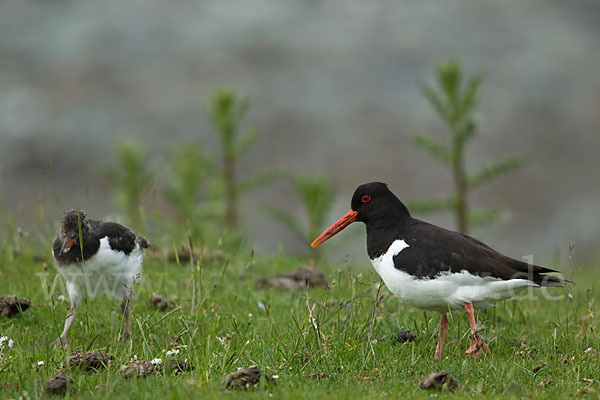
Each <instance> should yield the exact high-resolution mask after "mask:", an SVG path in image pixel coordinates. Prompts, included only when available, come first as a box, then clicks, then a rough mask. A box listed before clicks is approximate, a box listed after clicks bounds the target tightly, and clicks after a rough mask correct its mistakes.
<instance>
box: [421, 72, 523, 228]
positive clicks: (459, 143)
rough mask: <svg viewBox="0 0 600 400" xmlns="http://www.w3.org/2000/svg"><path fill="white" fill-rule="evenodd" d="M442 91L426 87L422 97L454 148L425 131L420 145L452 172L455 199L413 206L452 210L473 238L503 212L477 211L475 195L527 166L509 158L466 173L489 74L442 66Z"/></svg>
mask: <svg viewBox="0 0 600 400" xmlns="http://www.w3.org/2000/svg"><path fill="white" fill-rule="evenodd" d="M436 80H437V88H436V87H433V86H430V85H427V84H422V85H421V92H422V94H423V96H425V98H426V99H427V100H428V101H429V103H430V104H431V106H432V107H433V109H434V110H435V111H436V112H437V113H438V115H439V116H440V118H441V119H442V121H443V122H444V123H445V125H446V127H447V132H448V134H449V135H448V137H449V140H448V143H447V144H446V143H443V142H442V141H440V140H439V139H437V138H435V137H433V136H432V135H430V134H428V133H424V132H417V133H416V134H415V135H414V137H413V139H414V143H415V144H416V145H417V146H418V147H420V148H421V149H423V150H424V151H425V152H427V153H428V154H429V155H430V156H431V157H432V158H434V159H435V160H436V161H438V162H439V163H441V164H442V165H443V166H445V167H446V168H448V170H449V171H450V172H451V174H452V176H453V180H454V194H452V195H450V196H447V197H443V198H436V199H429V200H423V201H419V202H415V203H413V204H411V205H410V209H411V210H413V211H415V212H421V213H426V212H433V211H445V210H448V211H452V212H453V213H454V215H455V216H456V224H457V230H458V231H459V232H462V233H465V234H467V233H468V232H469V230H470V228H471V227H472V226H475V225H481V224H487V223H490V222H492V221H493V220H495V219H496V218H497V217H498V216H499V214H500V213H499V210H498V209H497V208H486V209H472V208H471V207H470V202H469V193H470V192H471V191H473V190H474V189H477V188H479V187H480V186H482V185H483V184H485V183H489V182H491V181H492V180H494V179H495V178H497V177H499V176H501V175H504V174H506V173H507V172H509V171H512V170H515V169H517V168H519V167H521V166H522V165H523V164H524V163H525V162H526V158H525V157H524V156H523V155H509V156H506V157H504V158H502V159H500V160H497V161H495V162H492V163H490V164H488V165H486V166H484V167H483V168H482V169H480V170H479V171H475V172H470V171H467V170H466V168H465V152H466V148H467V144H468V143H469V142H470V141H471V140H472V139H473V138H474V137H475V135H476V134H477V121H476V119H475V116H474V114H475V109H476V108H477V104H478V99H479V98H478V91H479V87H480V85H481V82H482V81H483V74H481V73H476V74H474V75H472V76H470V77H465V76H464V74H463V69H462V67H461V64H460V62H459V61H458V60H448V61H444V62H441V63H439V64H438V67H437V71H436Z"/></svg>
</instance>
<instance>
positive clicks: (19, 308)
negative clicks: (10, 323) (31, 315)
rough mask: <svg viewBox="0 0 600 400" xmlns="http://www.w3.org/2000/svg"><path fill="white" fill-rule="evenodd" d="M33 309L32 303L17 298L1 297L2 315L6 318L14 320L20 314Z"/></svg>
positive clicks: (0, 312)
mask: <svg viewBox="0 0 600 400" xmlns="http://www.w3.org/2000/svg"><path fill="white" fill-rule="evenodd" d="M29 307H33V304H31V301H29V300H28V299H25V298H19V297H17V296H6V297H0V315H2V316H3V317H6V318H12V317H14V316H15V315H17V314H19V313H20V312H24V311H26V310H27V309H28V308H29Z"/></svg>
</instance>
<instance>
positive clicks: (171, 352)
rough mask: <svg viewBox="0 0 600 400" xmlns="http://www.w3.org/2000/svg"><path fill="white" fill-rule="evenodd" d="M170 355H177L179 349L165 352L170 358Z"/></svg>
mask: <svg viewBox="0 0 600 400" xmlns="http://www.w3.org/2000/svg"><path fill="white" fill-rule="evenodd" d="M171 354H179V349H173V350H169V351H167V355H168V356H170V355H171Z"/></svg>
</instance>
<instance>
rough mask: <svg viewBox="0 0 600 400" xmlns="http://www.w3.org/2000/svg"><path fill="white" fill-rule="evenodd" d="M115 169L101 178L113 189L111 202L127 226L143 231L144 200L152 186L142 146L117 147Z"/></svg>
mask: <svg viewBox="0 0 600 400" xmlns="http://www.w3.org/2000/svg"><path fill="white" fill-rule="evenodd" d="M116 152H117V165H116V166H114V167H109V168H107V169H106V170H105V176H106V177H107V179H108V180H109V181H110V182H112V184H113V185H114V186H115V191H116V193H115V200H116V204H117V206H118V208H119V209H120V210H121V213H122V214H123V216H124V217H125V218H126V222H127V224H128V225H129V226H131V227H132V228H133V229H135V230H136V231H138V232H144V231H145V213H144V200H145V198H146V196H147V194H148V192H149V191H150V189H151V188H152V186H153V184H154V179H153V176H152V174H151V173H150V172H149V171H148V155H147V153H146V150H145V149H144V148H143V147H142V145H141V144H140V143H139V142H137V141H135V140H133V139H129V140H124V141H121V142H119V143H118V144H117V146H116Z"/></svg>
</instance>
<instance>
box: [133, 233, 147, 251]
mask: <svg viewBox="0 0 600 400" xmlns="http://www.w3.org/2000/svg"><path fill="white" fill-rule="evenodd" d="M135 241H136V242H137V244H138V245H139V246H140V249H147V248H148V247H150V242H148V240H146V238H145V237H143V236H138V237H136V238H135Z"/></svg>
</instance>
